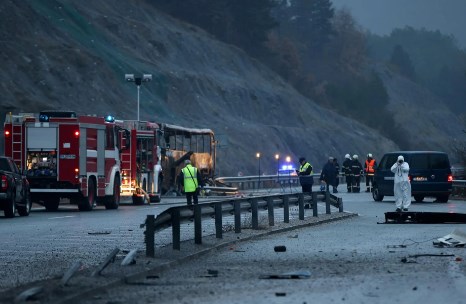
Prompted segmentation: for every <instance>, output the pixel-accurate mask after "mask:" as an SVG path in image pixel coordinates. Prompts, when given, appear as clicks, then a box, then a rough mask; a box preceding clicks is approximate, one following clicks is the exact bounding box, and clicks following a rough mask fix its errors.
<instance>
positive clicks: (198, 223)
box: [194, 204, 202, 244]
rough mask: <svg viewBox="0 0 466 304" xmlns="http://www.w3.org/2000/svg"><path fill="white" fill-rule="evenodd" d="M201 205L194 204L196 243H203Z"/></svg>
mask: <svg viewBox="0 0 466 304" xmlns="http://www.w3.org/2000/svg"><path fill="white" fill-rule="evenodd" d="M201 212H202V211H201V205H199V204H195V205H194V243H195V244H202V217H201V215H202V213H201Z"/></svg>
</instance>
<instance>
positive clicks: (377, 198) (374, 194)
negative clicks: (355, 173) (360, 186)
mask: <svg viewBox="0 0 466 304" xmlns="http://www.w3.org/2000/svg"><path fill="white" fill-rule="evenodd" d="M372 198H373V199H374V201H376V202H381V201H382V200H383V195H382V194H380V191H379V188H377V186H374V188H373V191H372Z"/></svg>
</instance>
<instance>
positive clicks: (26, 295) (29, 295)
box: [15, 286, 44, 303]
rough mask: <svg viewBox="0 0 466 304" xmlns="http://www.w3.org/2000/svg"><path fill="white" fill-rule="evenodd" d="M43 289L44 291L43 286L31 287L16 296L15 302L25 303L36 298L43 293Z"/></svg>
mask: <svg viewBox="0 0 466 304" xmlns="http://www.w3.org/2000/svg"><path fill="white" fill-rule="evenodd" d="M43 291H44V287H42V286H38V287H32V288H29V289H27V290H25V291H23V292H22V293H20V294H19V295H18V296H17V297H16V298H15V303H23V302H26V301H29V300H34V297H35V296H37V295H38V294H40V293H42V292H43Z"/></svg>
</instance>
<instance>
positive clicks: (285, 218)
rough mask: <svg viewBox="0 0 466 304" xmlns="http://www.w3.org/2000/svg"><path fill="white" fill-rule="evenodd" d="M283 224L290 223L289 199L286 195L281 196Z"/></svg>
mask: <svg viewBox="0 0 466 304" xmlns="http://www.w3.org/2000/svg"><path fill="white" fill-rule="evenodd" d="M283 222H284V223H289V222H290V198H289V197H288V195H285V196H283Z"/></svg>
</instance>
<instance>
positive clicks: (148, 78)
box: [125, 74, 152, 122]
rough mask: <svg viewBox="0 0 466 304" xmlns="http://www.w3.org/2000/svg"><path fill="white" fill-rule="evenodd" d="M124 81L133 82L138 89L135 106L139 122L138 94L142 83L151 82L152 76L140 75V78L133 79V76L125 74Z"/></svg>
mask: <svg viewBox="0 0 466 304" xmlns="http://www.w3.org/2000/svg"><path fill="white" fill-rule="evenodd" d="M125 79H126V81H127V82H134V83H135V84H136V86H137V89H138V104H137V112H138V122H139V94H140V91H141V85H142V82H149V81H151V80H152V74H142V76H141V77H134V74H125Z"/></svg>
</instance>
